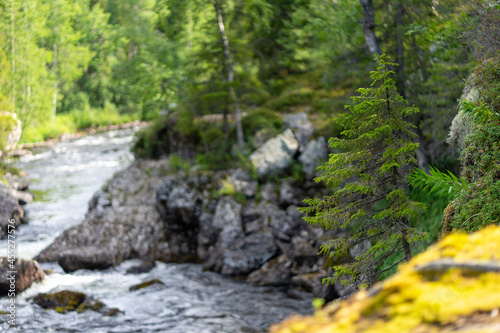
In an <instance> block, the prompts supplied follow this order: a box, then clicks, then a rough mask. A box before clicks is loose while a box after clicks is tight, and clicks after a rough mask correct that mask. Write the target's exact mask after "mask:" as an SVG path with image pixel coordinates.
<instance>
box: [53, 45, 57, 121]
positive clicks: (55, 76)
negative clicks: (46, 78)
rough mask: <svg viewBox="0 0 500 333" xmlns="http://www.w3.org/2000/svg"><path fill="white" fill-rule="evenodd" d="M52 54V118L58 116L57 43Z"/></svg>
mask: <svg viewBox="0 0 500 333" xmlns="http://www.w3.org/2000/svg"><path fill="white" fill-rule="evenodd" d="M53 49H54V50H53V52H54V54H53V55H52V67H53V69H54V82H53V83H52V120H54V119H55V118H56V111H57V44H56V43H54V46H53Z"/></svg>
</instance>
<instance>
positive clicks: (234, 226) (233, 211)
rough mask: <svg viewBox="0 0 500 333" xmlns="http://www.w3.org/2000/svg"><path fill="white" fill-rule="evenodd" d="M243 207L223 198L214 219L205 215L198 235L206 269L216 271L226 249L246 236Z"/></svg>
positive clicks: (230, 199)
mask: <svg viewBox="0 0 500 333" xmlns="http://www.w3.org/2000/svg"><path fill="white" fill-rule="evenodd" d="M241 209H242V207H241V205H240V204H239V203H237V202H236V201H235V200H234V199H233V198H231V197H223V198H222V199H220V200H219V202H218V203H217V206H216V208H215V214H214V215H213V217H211V216H210V215H206V214H205V215H204V220H203V221H202V222H201V223H200V233H199V235H198V253H199V254H202V256H203V258H204V259H206V260H207V263H206V264H205V267H206V268H207V269H214V270H215V268H214V267H215V266H217V264H216V261H217V260H218V259H220V258H218V256H220V255H221V254H222V253H223V252H224V250H225V249H227V248H228V247H229V246H230V245H231V244H232V243H233V242H234V241H235V240H236V239H238V238H239V237H241V236H243V235H244V232H243V222H242V219H241Z"/></svg>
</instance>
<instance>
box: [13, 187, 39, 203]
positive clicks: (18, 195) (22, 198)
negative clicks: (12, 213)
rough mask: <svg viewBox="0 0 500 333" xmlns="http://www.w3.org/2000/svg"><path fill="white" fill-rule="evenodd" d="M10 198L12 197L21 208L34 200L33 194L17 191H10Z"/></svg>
mask: <svg viewBox="0 0 500 333" xmlns="http://www.w3.org/2000/svg"><path fill="white" fill-rule="evenodd" d="M12 196H13V197H14V199H16V200H17V202H18V203H19V204H20V205H21V206H24V205H27V204H29V203H32V202H33V199H34V198H35V196H34V195H33V193H30V192H24V191H17V190H12Z"/></svg>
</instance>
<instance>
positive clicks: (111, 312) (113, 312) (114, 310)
mask: <svg viewBox="0 0 500 333" xmlns="http://www.w3.org/2000/svg"><path fill="white" fill-rule="evenodd" d="M119 313H121V311H120V310H118V309H117V308H112V309H109V311H108V312H107V313H106V314H105V316H108V317H114V316H116V315H118V314H119Z"/></svg>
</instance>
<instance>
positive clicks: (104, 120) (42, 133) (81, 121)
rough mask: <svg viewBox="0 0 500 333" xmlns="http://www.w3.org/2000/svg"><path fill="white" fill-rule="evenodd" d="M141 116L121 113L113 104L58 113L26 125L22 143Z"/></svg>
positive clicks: (43, 139)
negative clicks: (52, 117)
mask: <svg viewBox="0 0 500 333" xmlns="http://www.w3.org/2000/svg"><path fill="white" fill-rule="evenodd" d="M139 118H140V117H139V115H136V114H120V113H119V112H118V110H117V109H116V107H115V106H114V105H111V104H107V105H106V106H104V107H103V108H101V109H86V110H79V111H72V112H70V113H65V114H59V115H56V117H55V118H54V119H48V120H46V121H43V122H41V123H40V124H38V125H37V126H27V127H25V128H24V130H23V134H22V137H21V141H20V143H30V142H41V141H45V140H49V139H55V138H58V137H59V136H61V135H62V134H67V133H75V132H77V131H78V130H81V129H86V128H92V127H101V126H107V125H116V124H122V123H126V122H130V121H133V120H135V119H139Z"/></svg>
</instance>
